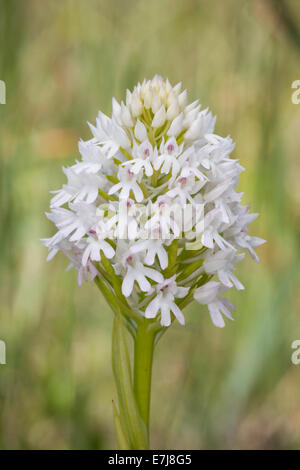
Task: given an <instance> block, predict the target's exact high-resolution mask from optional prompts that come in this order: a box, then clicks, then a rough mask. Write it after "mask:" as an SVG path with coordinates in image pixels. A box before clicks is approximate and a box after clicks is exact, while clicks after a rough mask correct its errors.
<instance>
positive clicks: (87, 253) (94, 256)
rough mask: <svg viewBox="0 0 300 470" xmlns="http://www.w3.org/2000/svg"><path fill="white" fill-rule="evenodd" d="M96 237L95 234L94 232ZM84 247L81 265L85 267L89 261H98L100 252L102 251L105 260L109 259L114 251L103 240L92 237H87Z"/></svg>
mask: <svg viewBox="0 0 300 470" xmlns="http://www.w3.org/2000/svg"><path fill="white" fill-rule="evenodd" d="M95 235H96V232H95ZM86 244H87V245H86V247H85V249H84V252H83V255H82V265H83V266H86V265H87V262H88V261H89V260H91V261H100V260H101V253H100V252H101V251H103V253H104V255H105V256H106V258H108V259H111V258H112V257H113V256H114V254H115V250H114V249H113V248H112V246H111V245H110V244H109V243H108V242H106V241H105V240H101V238H100V239H99V238H95V237H94V236H89V237H88V238H87V240H86Z"/></svg>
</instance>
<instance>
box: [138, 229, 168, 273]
mask: <svg viewBox="0 0 300 470" xmlns="http://www.w3.org/2000/svg"><path fill="white" fill-rule="evenodd" d="M159 235H160V229H159V227H156V228H154V230H153V231H152V236H151V238H150V239H149V240H143V241H140V242H138V243H136V244H135V245H133V246H132V247H131V248H130V250H131V252H132V253H140V252H144V251H145V252H146V254H145V258H144V262H145V263H146V264H148V265H150V266H152V265H153V264H154V262H155V257H156V256H157V258H158V260H159V264H160V267H161V269H166V268H167V267H168V253H167V251H166V249H165V248H164V243H163V241H162V240H161V239H160V238H157V239H155V237H156V236H157V237H159Z"/></svg>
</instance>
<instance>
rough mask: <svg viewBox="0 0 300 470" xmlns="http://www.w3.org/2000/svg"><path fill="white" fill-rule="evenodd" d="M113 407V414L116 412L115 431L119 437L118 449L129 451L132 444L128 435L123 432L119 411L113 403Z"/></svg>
mask: <svg viewBox="0 0 300 470" xmlns="http://www.w3.org/2000/svg"><path fill="white" fill-rule="evenodd" d="M112 405H113V412H114V423H115V430H116V436H117V441H118V448H119V449H120V450H129V449H130V444H129V442H128V441H127V438H126V435H125V433H124V431H123V428H122V424H121V420H120V416H119V413H118V411H117V408H116V405H115V404H114V402H112Z"/></svg>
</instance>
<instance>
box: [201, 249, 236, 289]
mask: <svg viewBox="0 0 300 470" xmlns="http://www.w3.org/2000/svg"><path fill="white" fill-rule="evenodd" d="M244 257H245V254H244V253H240V254H238V255H237V254H236V253H235V251H233V250H231V249H230V248H227V249H225V250H220V251H217V253H215V254H212V255H209V256H208V257H207V258H206V259H205V261H204V263H203V268H204V270H205V272H207V274H217V275H218V277H219V279H220V281H221V282H222V283H223V284H224V286H226V287H229V288H230V287H233V286H235V287H236V288H237V289H238V290H241V289H244V286H243V284H242V283H241V282H240V281H239V280H238V279H237V278H236V276H234V274H232V270H233V269H234V265H235V264H236V263H239V262H240V261H241V260H242V259H243V258H244Z"/></svg>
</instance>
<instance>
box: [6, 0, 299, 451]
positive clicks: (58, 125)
mask: <svg viewBox="0 0 300 470" xmlns="http://www.w3.org/2000/svg"><path fill="white" fill-rule="evenodd" d="M299 28H300V3H299V1H298V0H294V1H293V0H292V1H285V2H282V1H279V0H278V1H276V0H274V1H271V0H248V1H247V0H224V1H221V0H213V1H210V2H207V1H204V0H203V1H197V0H193V1H189V0H186V1H184V0H182V1H179V0H166V1H164V0H152V1H133V0H105V1H99V0H86V1H81V0H44V1H40V0H26V1H23V0H7V1H6V0H0V38H1V39H0V40H1V49H0V79H2V80H4V81H5V82H6V86H7V96H6V100H7V104H6V105H0V153H1V161H0V174H1V183H0V191H1V197H0V204H1V212H0V219H1V232H0V237H1V242H0V250H1V251H0V259H1V263H0V295H1V300H0V309H1V312H0V339H2V340H4V341H5V342H6V345H7V364H6V365H0V448H3V449H11V448H22V449H48V448H58V449H94V448H98V449H105V448H110V449H111V448H114V447H115V445H116V444H115V437H114V429H113V424H112V423H113V421H112V407H111V400H112V398H113V397H114V384H113V377H112V372H111V327H112V314H111V312H110V311H109V309H108V307H107V306H106V304H105V303H104V301H103V299H102V298H101V296H100V294H99V291H98V290H97V288H96V286H95V285H93V284H84V285H83V286H82V287H81V288H78V287H77V285H76V273H75V272H73V271H72V272H69V273H65V272H64V269H65V267H66V266H67V264H68V262H67V260H66V259H65V258H64V257H63V256H62V255H59V256H57V257H56V258H55V259H54V260H53V261H52V262H51V263H48V264H47V263H46V260H45V258H46V255H47V252H46V249H45V248H44V247H43V246H42V245H41V243H40V242H39V239H40V238H42V237H47V236H51V235H52V234H53V233H54V227H53V226H52V224H51V223H50V222H48V221H47V219H46V217H45V216H44V212H45V211H46V210H48V206H49V190H52V189H57V188H59V187H60V185H61V184H62V183H63V182H64V175H63V174H62V171H61V167H62V165H68V164H70V163H72V162H73V161H74V160H75V158H77V157H78V151H77V141H78V140H79V138H80V137H82V138H83V139H87V138H90V132H89V129H88V126H87V124H86V122H87V121H90V122H94V120H95V117H96V114H97V112H98V110H99V109H101V110H103V111H104V112H106V113H110V112H111V97H112V96H116V98H117V99H122V98H123V97H124V96H125V90H126V88H131V87H133V86H134V85H135V84H136V83H137V82H138V81H139V80H143V78H144V77H146V78H152V77H153V75H154V74H156V73H159V74H160V75H162V76H164V77H168V78H169V79H170V81H171V83H173V84H175V83H177V82H178V81H182V82H183V85H184V87H185V88H187V89H188V91H189V98H190V100H191V101H192V100H194V99H196V98H200V101H201V102H202V103H203V105H204V106H205V107H206V106H209V107H210V108H211V110H212V111H213V113H214V114H217V116H218V118H217V127H216V132H217V133H219V134H220V135H223V136H225V135H227V134H229V133H230V134H231V136H232V138H233V139H234V140H235V141H236V142H237V146H236V149H235V151H234V156H236V157H238V158H240V161H241V163H242V165H243V166H245V167H246V170H247V171H246V172H244V173H243V174H242V176H241V182H240V190H241V191H244V192H245V196H244V199H243V200H244V203H249V204H250V206H251V209H252V211H258V212H260V214H261V215H260V217H259V218H258V219H257V221H256V222H255V223H254V224H253V226H252V227H251V228H252V230H251V231H252V234H255V235H258V236H260V237H263V238H265V239H267V240H268V243H267V244H266V245H263V246H262V247H260V248H259V249H258V254H259V255H260V257H261V264H260V265H259V266H256V265H255V263H253V261H252V260H251V259H250V258H249V259H247V260H246V261H244V263H242V264H241V265H240V266H239V267H238V275H239V278H240V279H241V281H242V282H243V283H244V284H245V286H246V290H245V291H243V292H237V293H235V294H234V295H232V297H231V299H232V300H233V302H234V303H235V305H236V314H235V318H236V321H235V322H230V323H227V326H226V328H225V329H223V330H219V329H217V328H215V327H214V326H213V325H212V323H211V321H210V318H209V315H208V313H207V312H206V310H205V309H204V308H203V309H202V307H200V306H199V305H194V306H192V307H191V308H190V310H189V311H187V312H186V318H187V326H186V327H185V328H182V327H181V326H180V325H178V324H176V325H174V327H172V328H171V329H170V331H168V334H166V335H165V336H164V337H163V339H162V340H161V342H160V343H159V345H158V348H157V351H156V356H155V361H154V372H153V394H152V426H151V427H152V447H154V448H171V449H172V448H181V449H185V448H186V449H189V448H190V449H193V448H195V449H197V448H250V449H251V448H260V449H269V448H272V449H289V448H298V447H299V445H300V406H299V405H300V394H299V390H300V365H299V366H298V367H297V366H295V365H293V364H292V363H291V353H292V349H291V343H292V341H294V340H295V339H300V324H299V320H300V319H299V307H300V297H299V271H300V246H299V234H300V222H299V203H300V184H299V176H300V160H299V153H300V140H299V131H300V104H299V105H298V106H297V105H294V104H292V102H291V94H292V89H291V83H292V82H293V81H294V80H297V79H300V71H299V55H300V35H299Z"/></svg>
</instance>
